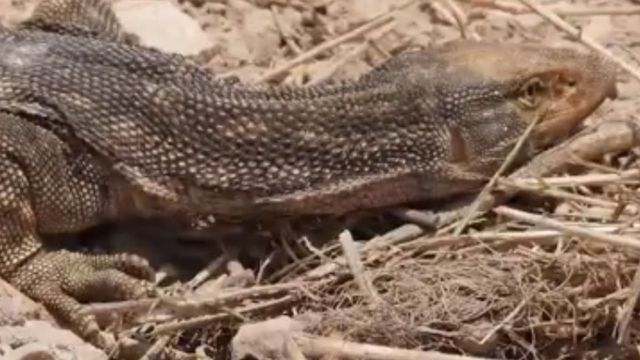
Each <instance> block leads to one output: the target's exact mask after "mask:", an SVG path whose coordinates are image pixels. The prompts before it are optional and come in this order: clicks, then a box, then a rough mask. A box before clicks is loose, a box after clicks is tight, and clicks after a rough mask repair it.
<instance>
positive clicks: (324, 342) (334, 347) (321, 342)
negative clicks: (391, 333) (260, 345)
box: [293, 334, 481, 360]
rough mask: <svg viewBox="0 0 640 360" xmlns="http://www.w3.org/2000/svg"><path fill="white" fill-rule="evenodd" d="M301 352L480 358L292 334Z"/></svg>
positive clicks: (427, 359) (408, 359)
mask: <svg viewBox="0 0 640 360" xmlns="http://www.w3.org/2000/svg"><path fill="white" fill-rule="evenodd" d="M293 336H294V339H295V341H296V343H297V344H298V345H299V346H300V349H301V350H302V352H303V353H304V354H305V355H307V356H309V357H318V358H325V357H327V356H330V357H334V358H339V359H358V360H480V359H481V358H476V357H470V356H463V355H452V354H445V353H441V352H437V351H417V350H405V349H398V348H391V347H386V346H378V345H370V344H360V343H355V342H348V341H342V340H335V339H330V338H323V337H312V336H308V335H300V334H295V335H293Z"/></svg>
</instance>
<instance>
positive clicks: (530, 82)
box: [0, 0, 615, 342]
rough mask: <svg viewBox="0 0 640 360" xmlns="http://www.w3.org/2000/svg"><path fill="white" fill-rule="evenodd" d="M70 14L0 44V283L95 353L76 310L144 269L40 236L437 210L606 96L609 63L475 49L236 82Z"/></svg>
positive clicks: (572, 54) (7, 35)
mask: <svg viewBox="0 0 640 360" xmlns="http://www.w3.org/2000/svg"><path fill="white" fill-rule="evenodd" d="M77 1H79V0H59V1H55V2H45V3H43V5H41V6H49V7H50V8H49V10H48V11H40V12H38V11H36V14H37V16H43V15H42V14H56V15H55V16H53V17H52V18H51V19H49V20H47V21H43V20H42V19H41V18H40V19H39V20H38V21H31V22H27V24H26V25H25V26H24V27H23V28H21V29H18V30H16V31H6V32H4V33H2V34H0V54H1V55H0V111H1V113H2V114H3V115H2V120H1V121H0V164H1V166H2V169H3V171H2V172H0V212H1V213H3V214H4V216H3V218H2V220H1V221H0V274H1V275H2V276H3V277H4V278H6V279H8V280H9V281H10V282H11V283H13V284H14V285H15V286H16V287H18V288H19V289H20V290H22V291H23V292H24V293H26V294H27V295H29V296H31V297H32V298H34V299H36V300H39V301H41V302H42V303H44V304H45V305H46V306H47V307H49V309H50V310H52V312H53V313H54V314H56V315H58V316H59V317H60V318H62V319H64V320H67V321H70V322H71V325H72V327H73V328H75V329H77V330H78V331H79V332H80V333H81V334H83V335H84V336H85V337H87V338H89V339H92V340H95V339H96V338H97V337H98V327H97V325H96V323H95V321H94V319H93V318H91V317H79V316H77V315H76V314H77V310H78V309H79V308H80V306H81V302H84V301H89V300H93V301H96V300H115V299H127V298H133V297H139V296H144V295H146V294H150V293H152V289H151V288H150V286H148V283H147V282H145V281H144V279H146V278H148V277H149V275H150V270H149V269H148V267H147V265H146V263H145V261H144V260H142V259H139V258H137V257H133V256H128V255H120V256H87V255H83V254H76V253H69V252H65V251H48V250H47V249H45V248H44V247H43V244H42V241H41V237H42V236H43V235H48V234H64V233H71V232H75V231H80V230H82V229H86V228H88V227H91V226H94V225H96V224H99V223H101V222H104V221H108V220H118V219H126V218H130V217H135V216H149V215H154V214H159V215H165V216H166V215H176V216H183V217H185V218H188V217H190V216H194V215H200V214H214V215H215V216H216V217H218V218H226V217H228V218H241V219H248V220H253V219H264V218H277V217H294V216H301V215H310V214H342V213H346V212H351V211H357V210H362V209H375V208H383V207H387V206H393V205H397V204H401V203H404V202H407V201H418V200H430V199H436V198H445V199H446V197H448V196H451V195H455V194H460V193H463V192H470V191H475V190H477V189H478V188H479V187H480V186H482V185H483V184H484V182H485V181H486V179H487V177H488V176H490V175H491V174H492V173H493V172H494V171H495V170H496V169H497V167H498V166H499V165H500V164H501V163H502V162H503V161H504V159H505V156H506V155H507V154H508V152H509V151H510V150H511V149H512V147H513V145H514V144H515V143H516V141H517V140H518V138H519V137H520V136H521V135H522V134H523V132H524V130H525V129H526V127H527V126H528V125H529V124H530V123H531V122H532V121H534V120H536V119H538V118H539V119H540V124H539V126H538V127H537V128H536V131H535V132H534V134H533V136H532V137H531V138H530V139H529V141H528V143H527V146H526V149H525V150H526V151H525V152H524V153H523V154H522V159H524V160H526V159H528V158H530V157H531V156H533V155H534V154H535V153H537V152H538V151H539V150H540V149H542V148H544V147H546V146H548V145H550V144H551V143H553V142H555V141H558V140H560V139H562V138H564V137H566V136H567V135H568V134H570V133H571V132H572V131H573V130H574V129H575V128H576V126H578V125H579V124H580V123H581V122H582V121H583V120H584V119H585V117H587V116H588V115H589V114H591V112H592V111H593V110H594V109H595V108H597V107H598V106H599V105H600V104H601V103H602V102H603V101H604V100H605V99H606V98H607V97H612V96H614V95H615V67H614V66H613V65H612V64H611V63H609V62H607V61H606V60H604V59H602V58H600V57H597V56H595V55H592V54H583V53H579V52H576V51H573V50H568V49H555V48H550V47H544V46H540V45H515V44H494V43H476V42H469V41H460V42H453V43H449V44H446V45H443V46H439V47H434V48H432V49H429V50H425V51H417V52H408V53H404V54H402V55H399V56H397V57H395V58H393V59H391V60H389V61H388V62H386V63H385V64H382V65H381V66H379V67H378V68H376V69H375V70H373V71H371V72H370V73H368V74H366V75H365V76H363V77H361V78H359V79H356V80H352V81H345V82H334V83H327V84H322V85H317V86H312V87H305V88H291V87H269V86H248V85H243V84H240V83H230V82H227V81H219V80H216V79H215V78H214V77H213V75H211V74H210V73H208V72H207V71H206V70H204V69H201V68H199V67H197V66H196V65H194V64H192V63H190V62H189V61H187V60H186V59H185V58H183V57H181V56H178V55H170V54H163V53H160V52H158V51H154V50H150V49H147V48H144V47H140V46H129V45H127V44H126V41H123V40H122V37H121V36H120V35H115V34H118V33H119V30H118V29H117V28H114V27H113V24H112V23H111V22H110V20H109V21H107V20H104V19H103V17H101V16H98V17H97V18H93V20H90V21H89V20H87V18H86V16H87V14H89V13H86V12H83V11H80V12H78V11H74V10H69V11H67V12H65V11H61V12H56V11H53V10H51V9H56V8H59V9H64V8H65V6H66V8H68V9H77ZM74 3H76V5H73V4H74ZM92 3H93V2H92ZM65 4H67V5H65ZM69 4H71V5H69ZM96 4H98V5H97V6H99V2H96ZM102 9H103V10H101V11H102V12H104V8H102ZM97 13H100V12H97ZM38 14H40V15H38ZM64 14H68V15H69V16H68V17H65V16H64ZM91 14H93V13H91ZM45 17H46V16H45ZM101 19H103V20H101ZM87 21H89V22H87ZM91 21H98V22H100V21H106V23H107V24H112V25H105V24H98V25H95V26H94V25H91ZM78 24H80V25H78ZM87 24H89V25H87ZM41 29H44V30H46V31H41ZM87 29H88V30H87ZM96 29H98V30H96ZM114 29H115V30H114ZM54 30H55V33H54V32H52V31H54ZM25 145H28V146H25ZM96 342H97V341H96Z"/></svg>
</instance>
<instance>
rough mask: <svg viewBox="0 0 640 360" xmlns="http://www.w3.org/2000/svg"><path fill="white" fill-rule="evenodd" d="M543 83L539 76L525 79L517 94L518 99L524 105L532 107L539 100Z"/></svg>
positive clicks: (536, 104) (543, 87) (543, 86)
mask: <svg viewBox="0 0 640 360" xmlns="http://www.w3.org/2000/svg"><path fill="white" fill-rule="evenodd" d="M544 90H545V85H544V83H543V82H542V80H540V79H539V78H532V79H530V80H529V81H527V82H526V83H525V84H524V85H523V86H522V87H521V88H520V92H519V94H518V101H520V103H521V104H523V105H524V106H526V107H529V108H534V107H536V106H538V103H539V102H540V95H541V94H542V93H543V92H544Z"/></svg>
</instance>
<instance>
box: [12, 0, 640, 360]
mask: <svg viewBox="0 0 640 360" xmlns="http://www.w3.org/2000/svg"><path fill="white" fill-rule="evenodd" d="M127 1H130V0H122V1H120V2H121V3H124V2H127ZM158 1H160V0H158ZM539 3H540V4H544V5H545V6H547V8H549V9H552V10H553V11H554V12H556V13H558V14H560V15H561V16H562V18H563V19H565V20H566V21H568V22H569V23H570V24H572V25H574V26H576V27H579V28H580V29H581V30H582V34H583V36H584V37H588V38H592V39H594V40H595V41H596V42H598V43H600V44H602V45H603V46H605V47H606V48H607V49H609V50H610V51H611V52H612V53H613V55H614V56H615V57H617V58H619V59H621V60H623V61H625V62H627V63H629V64H630V65H631V66H632V67H635V68H640V42H639V41H638V39H640V3H638V1H633V0H580V1H562V0H558V1H539ZM33 4H34V2H33V1H29V0H1V1H0V20H1V21H2V22H3V23H5V24H11V23H14V22H16V21H19V20H20V19H22V18H24V16H26V14H28V12H29V11H30V9H31V8H32V6H33ZM171 4H173V5H175V6H176V7H178V8H179V9H181V10H182V11H183V12H184V14H187V15H188V16H190V17H191V18H192V19H195V21H196V22H195V23H196V24H197V25H199V26H198V29H196V30H197V31H195V32H194V30H193V28H188V26H187V25H185V26H187V28H188V29H187V28H183V27H178V26H176V27H175V28H174V27H173V26H170V25H168V24H167V23H163V24H161V25H160V26H157V24H156V25H153V24H152V22H153V21H154V20H157V19H154V16H149V17H147V18H145V17H144V16H142V17H132V18H131V19H130V20H129V21H133V22H135V21H138V20H136V19H140V20H139V21H141V22H140V23H138V24H135V23H134V24H130V26H134V27H135V25H137V26H138V28H142V29H147V30H149V29H152V28H154V27H153V26H156V27H155V28H154V29H156V28H157V29H158V30H157V31H163V32H165V33H166V35H165V33H163V35H162V36H160V37H159V38H160V39H159V40H158V39H156V40H158V41H160V42H162V41H163V40H164V41H165V42H174V43H173V44H167V43H165V44H164V45H165V46H166V47H167V48H172V46H176V49H178V48H179V49H182V50H183V51H184V52H194V51H195V50H194V49H196V50H198V51H197V52H198V56H197V59H198V61H201V62H203V63H204V64H205V65H206V66H208V67H210V68H211V69H212V71H215V72H216V73H219V74H220V75H221V76H229V75H235V76H238V77H240V78H241V79H242V80H244V81H252V82H259V81H271V82H284V83H293V84H299V85H304V84H312V83H316V82H320V81H323V80H326V79H336V78H350V77H355V76H358V75H359V74H362V73H364V72H367V71H368V70H369V69H371V68H372V67H373V66H375V65H376V64H379V63H380V62H382V61H384V60H385V59H387V58H389V57H390V56H393V55H394V54H395V53H397V52H399V51H402V50H404V49H407V48H414V47H427V46H431V45H434V44H437V43H441V42H444V41H448V40H453V39H457V38H459V37H460V36H461V29H460V24H459V23H462V25H463V26H462V27H463V29H464V33H465V34H466V36H468V37H477V38H482V39H484V40H495V41H505V42H521V41H534V42H541V43H545V44H554V45H567V46H576V47H583V48H584V45H582V44H580V43H579V42H577V41H576V39H575V37H571V36H568V35H567V34H565V33H564V32H562V31H559V30H558V29H557V28H556V27H555V26H553V25H551V24H550V23H549V22H547V21H546V20H545V19H543V18H542V17H541V16H540V15H538V14H536V13H534V12H531V11H529V10H527V8H526V7H524V6H523V5H522V3H521V2H520V1H517V0H511V1H509V0H495V1H491V0H468V1H465V0H457V1H445V0H443V1H412V2H408V1H405V0H190V1H187V0H183V1H176V2H172V3H171ZM407 4H408V5H407ZM452 4H453V6H452ZM125 8H126V6H123V8H122V9H125ZM121 11H122V12H121V14H120V15H122V14H124V16H125V17H126V16H127V14H126V12H127V10H126V9H125V10H121ZM456 14H457V16H456ZM362 26H365V27H368V30H367V31H362V32H360V34H359V35H357V36H351V37H349V38H347V39H346V41H338V40H340V39H341V38H342V37H343V35H344V34H350V33H353V32H354V31H355V29H358V28H359V27H362ZM172 31H175V32H180V31H182V32H183V34H182V37H180V36H176V38H175V39H174V38H173V37H172V34H171V33H170V32H172ZM185 34H186V35H185ZM174 35H175V34H174ZM178 35H179V34H178ZM178 42H179V44H177V43H178ZM318 48H324V50H323V51H317V52H316V53H313V52H315V51H316V50H317V49H318ZM199 50H203V51H199ZM310 52H311V54H312V55H313V56H309V57H308V59H306V60H304V61H297V59H299V58H304V57H305V56H307V55H308V54H309V53H310ZM1 55H2V54H0V56H1ZM505 61H509V59H505ZM620 74H621V75H620V85H619V90H620V96H619V98H618V99H617V100H615V101H613V102H608V103H606V104H605V105H604V106H603V107H601V108H600V109H599V110H597V111H596V113H595V114H594V115H593V116H592V117H591V119H590V123H591V124H600V123H607V124H609V123H610V122H617V121H621V120H622V121H636V122H637V121H638V113H639V110H640V99H638V96H637V95H638V94H640V80H638V79H635V78H633V77H632V76H630V75H628V73H626V72H623V71H621V73H620ZM593 146H595V147H598V146H603V145H602V144H597V143H594V144H593ZM636 158H637V152H636V151H635V149H626V151H623V152H621V153H616V154H611V155H608V156H604V157H602V158H599V159H597V164H595V163H591V164H586V165H585V164H583V166H582V167H581V168H580V169H579V170H580V172H581V173H583V174H584V173H586V174H587V177H586V178H584V177H583V178H577V177H574V178H570V179H573V180H566V179H565V180H558V181H556V182H551V183H552V185H548V186H550V187H551V188H552V190H556V191H555V192H554V193H547V194H546V195H545V196H544V197H542V196H537V197H535V199H533V200H532V199H525V200H526V201H524V202H523V203H524V204H525V207H522V206H521V208H523V209H525V210H527V211H529V212H531V213H545V214H546V215H547V218H553V219H555V220H557V223H559V224H560V225H557V224H556V225H557V226H556V225H554V226H551V228H552V229H551V230H550V229H549V226H546V224H544V223H543V221H540V220H536V219H534V220H527V221H518V220H522V219H515V218H514V217H511V218H510V217H509V216H506V215H505V214H502V215H503V217H502V218H498V219H496V218H495V217H488V218H486V219H484V220H482V221H479V222H477V223H475V224H474V225H473V226H472V231H473V232H475V236H466V237H465V236H454V235H450V234H449V233H447V232H446V231H442V232H441V233H440V235H438V236H437V237H434V235H433V234H431V233H430V232H426V229H423V228H420V227H418V226H416V225H413V224H408V222H409V221H407V219H409V218H410V220H414V222H418V223H419V222H420V219H417V218H416V217H410V216H408V215H407V213H406V212H405V213H404V215H399V216H396V217H393V216H391V218H392V220H385V221H377V222H375V223H367V224H369V225H365V226H363V228H364V230H363V229H362V227H361V229H360V231H358V232H354V236H355V237H356V240H367V239H370V238H374V240H375V241H373V242H371V241H369V242H363V243H360V242H358V244H360V245H359V246H360V247H359V249H360V257H361V259H362V262H363V263H364V269H365V271H364V272H358V271H357V270H355V269H354V268H353V266H346V265H345V264H346V263H349V264H351V265H352V264H353V262H352V261H351V262H350V261H346V262H345V259H344V257H342V254H343V250H344V249H347V248H349V246H348V244H350V241H349V239H348V236H346V237H345V236H344V234H343V241H342V242H341V243H338V242H337V241H334V242H332V243H330V244H328V245H326V246H325V247H323V248H322V250H319V249H317V248H314V247H313V246H311V245H309V244H307V243H304V244H303V246H302V247H305V248H306V250H307V252H306V253H307V254H308V256H306V257H304V256H300V254H296V251H294V250H291V249H289V250H291V251H289V252H288V253H289V254H292V257H296V258H297V260H296V261H295V262H293V263H292V264H291V265H289V266H287V267H285V268H284V269H280V271H275V270H274V269H273V268H272V269H271V270H270V271H268V270H265V269H268V268H269V267H270V266H272V265H270V261H271V260H265V259H262V262H261V263H260V266H258V267H255V268H249V269H243V268H242V267H241V266H240V265H239V264H238V263H237V262H234V261H230V262H229V261H227V260H228V259H226V260H225V259H223V260H221V261H220V262H218V263H216V264H211V265H210V267H209V269H214V268H215V269H218V270H219V269H222V273H223V274H222V275H220V276H217V275H216V276H215V277H213V280H208V281H205V280H206V278H204V277H203V280H197V281H194V282H192V284H198V285H200V284H202V283H204V285H202V286H199V288H198V291H196V295H197V296H196V297H195V298H194V299H196V300H194V302H195V305H194V303H191V304H182V305H180V306H178V305H175V304H174V305H175V306H174V307H173V308H172V309H171V311H169V312H166V313H160V314H156V315H155V316H151V317H150V319H149V316H147V317H146V318H144V317H141V318H140V319H139V320H138V322H139V323H141V324H146V327H145V326H143V327H142V328H137V329H138V332H133V331H130V328H128V327H126V326H125V328H124V334H128V335H132V334H137V335H140V332H142V333H144V334H145V335H144V336H133V338H134V339H135V341H134V342H135V345H130V347H131V348H134V347H135V348H136V350H137V351H138V352H139V353H140V352H142V353H144V352H145V351H148V353H147V354H146V356H147V358H149V359H153V358H157V357H158V356H159V355H158V354H161V353H165V354H171V355H172V356H174V357H177V358H189V357H188V356H187V354H190V353H198V354H200V356H202V358H205V356H211V357H212V358H220V359H224V358H229V357H230V352H231V350H230V347H229V344H230V339H231V338H232V337H233V335H234V334H235V333H236V330H237V328H238V326H239V325H240V324H242V323H250V322H251V321H252V320H264V319H272V321H273V322H272V323H269V324H267V325H266V327H265V328H262V329H260V328H258V329H257V330H256V329H254V328H250V329H247V328H243V330H244V331H243V332H242V333H243V337H242V338H236V340H235V341H234V344H236V345H237V349H235V351H236V352H242V351H248V352H251V351H254V352H260V353H261V355H264V354H265V353H270V354H271V356H272V358H288V359H302V358H305V356H306V357H307V358H322V359H356V358H362V359H410V358H411V359H446V358H447V357H446V356H445V355H444V354H445V353H446V354H460V355H462V356H464V357H460V359H473V358H474V357H485V358H499V359H559V358H571V359H582V358H589V357H590V358H602V359H604V358H605V357H606V356H609V357H608V358H610V359H623V358H625V359H635V358H639V356H638V349H637V347H636V346H637V345H638V344H640V319H639V318H638V312H637V307H636V306H635V304H636V300H637V297H638V293H639V292H640V277H638V279H635V278H634V276H637V274H636V268H637V267H638V262H639V260H640V258H639V257H638V253H639V252H638V250H639V249H640V247H638V246H637V245H635V243H634V241H635V240H636V239H637V237H638V227H639V226H640V222H638V220H637V219H638V214H639V211H638V205H639V200H640V197H639V196H638V195H639V194H638V190H637V188H638V180H637V178H638V174H637V173H634V172H633V171H635V170H634V168H637V165H638V163H637V160H636ZM574 170H575V169H574ZM599 174H600V175H599ZM601 175H603V176H605V178H606V179H605V180H598V181H595V180H594V179H595V177H597V176H601ZM551 183H549V184H551ZM553 184H555V185H553ZM541 191H542V190H540V189H536V190H534V191H533V192H534V193H537V194H538V195H540V193H541ZM541 198H543V199H544V200H540V199H541ZM534 200H535V201H534ZM520 204H522V203H520ZM396 215H398V214H396ZM419 215H424V214H423V213H419ZM507 215H508V214H507ZM543 225H545V226H543ZM571 226H573V228H571ZM575 228H578V229H583V230H585V231H586V232H587V234H578V235H579V236H576V230H575ZM612 233H616V235H611V234H612ZM594 234H595V235H594ZM612 236H613V237H612ZM615 236H619V237H621V238H622V240H620V239H618V238H615ZM127 239H128V238H127ZM434 239H435V240H434ZM586 239H592V240H595V241H592V242H586V241H585V240H586ZM611 239H614V240H615V239H618V240H620V241H617V242H616V241H613V240H611ZM623 240H624V241H623ZM625 241H627V243H626V245H625V246H621V245H620V244H622V243H624V242H625ZM125 242H126V241H125ZM372 243H375V244H377V245H375V246H373V245H367V244H372ZM612 243H613V244H614V245H612ZM153 250H154V249H152V251H153ZM155 251H156V252H157V251H158V249H157V248H156V249H155ZM258 252H260V250H258ZM187 262H188V260H187ZM262 270H265V272H264V274H263V273H262V272H261V271H262ZM267 274H268V275H267ZM354 274H355V275H354ZM205 275H206V274H205ZM209 275H211V274H209ZM303 282H304V289H302V290H301V289H300V286H299V284H300V283H303ZM257 283H259V284H264V285H260V286H258V285H256V286H254V287H249V288H248V289H247V290H242V289H239V288H240V287H242V286H243V285H255V284H257ZM269 283H271V285H268V284H269ZM367 283H368V284H369V285H366V284H367ZM225 284H226V285H229V286H232V290H229V289H226V290H225ZM363 284H364V285H363ZM367 286H369V288H368V289H369V290H366V289H367ZM202 289H206V290H202ZM363 289H365V290H364V291H363ZM211 294H214V295H211ZM198 296H199V297H198ZM214 305H215V306H214ZM16 306H17V305H16ZM634 309H635V310H634ZM96 311H97V310H96ZM110 311H113V309H110ZM303 313H304V314H314V315H316V316H315V317H313V319H312V320H309V319H307V318H298V315H300V314H303ZM0 315H2V313H1V312H0ZM279 315H288V316H291V317H292V318H295V319H297V321H300V322H299V323H298V322H295V323H293V322H291V321H290V320H288V319H279V318H277V316H279ZM42 316H45V317H46V315H37V316H32V317H36V318H38V317H42ZM0 318H1V317H0ZM177 318H181V319H182V321H180V322H176V321H175V320H176V319H177ZM151 321H153V322H151ZM278 321H282V322H278ZM149 324H154V325H153V326H151V325H149ZM274 324H275V325H274ZM31 325H33V324H31ZM13 329H14V330H15V329H16V328H13ZM140 329H142V330H140ZM285 330H286V331H285ZM12 331H13V330H12ZM42 331H44V330H42ZM275 337H277V338H279V339H280V340H274V338H275ZM261 338H262V339H263V340H264V339H267V340H266V342H267V343H268V344H267V345H265V344H264V343H262V344H260V343H259V341H256V339H261ZM283 339H284V340H283ZM3 341H4V344H5V345H4V346H5V348H4V350H3V347H2V346H0V354H3V352H2V351H5V352H4V354H10V353H11V351H12V349H13V351H14V354H13V355H11V356H13V358H16V359H21V358H26V356H27V355H29V354H32V355H33V354H34V353H35V352H38V351H42V352H44V353H46V352H47V351H50V353H51V348H50V347H49V348H47V347H45V348H44V350H43V349H42V347H38V346H37V345H33V344H38V341H40V342H46V341H45V340H43V339H37V341H31V343H32V345H33V346H35V348H33V349H27V350H25V349H24V347H23V348H22V349H20V348H21V345H16V344H18V343H20V342H22V343H29V341H25V340H24V339H22V340H20V339H18V340H16V339H13V340H7V338H6V337H4V338H3V336H2V334H1V333H0V344H2V343H3ZM132 341H133V340H132ZM279 341H280V342H279ZM7 344H9V345H10V346H9V347H10V349H8V350H7V349H6V346H7ZM145 344H153V347H151V349H150V350H147V348H148V346H147V347H145V346H144V345H145ZM247 344H249V345H247ZM362 344H372V345H380V346H385V347H386V348H380V347H374V348H363V345H362ZM68 346H70V347H73V346H75V345H68ZM136 346H137V347H136ZM269 346H271V348H269ZM240 348H242V350H240ZM265 348H269V349H265ZM274 348H277V349H274ZM16 349H18V350H20V351H22V353H21V354H22V355H17V354H16V351H17V350H16ZM47 349H49V350H47ZM56 349H58V348H56ZM140 349H143V350H140ZM247 349H248V350H247ZM400 349H411V350H415V351H438V352H440V353H433V352H432V353H427V352H424V353H419V354H418V353H415V354H413V353H405V352H403V351H402V350H400ZM58 350H59V349H58ZM76 351H80V350H77V349H76ZM87 351H91V350H87ZM134 352H135V351H134ZM92 354H93V353H92ZM336 354H339V355H336ZM365 354H368V355H366V356H365ZM372 354H373V355H372ZM261 355H258V357H259V358H260V356H261ZM22 356H25V357H22ZM60 356H62V355H60ZM91 356H94V355H86V354H85V355H83V356H81V358H93V357H91ZM95 356H96V357H95V358H96V359H97V358H100V357H99V355H95ZM123 356H124V355H123ZM374 356H377V357H374ZM411 356H416V357H411ZM45 358H46V357H45ZM60 358H63V357H60ZM263 358H268V357H263ZM451 358H453V357H451Z"/></svg>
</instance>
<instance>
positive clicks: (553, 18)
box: [519, 0, 640, 80]
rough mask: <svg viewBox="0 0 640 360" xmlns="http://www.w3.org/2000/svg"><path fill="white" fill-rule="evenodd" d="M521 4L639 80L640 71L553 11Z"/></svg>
mask: <svg viewBox="0 0 640 360" xmlns="http://www.w3.org/2000/svg"><path fill="white" fill-rule="evenodd" d="M519 1H520V2H521V3H523V4H525V5H526V6H528V7H529V8H530V9H531V10H533V11H535V12H537V13H538V14H539V15H540V16H542V17H543V18H545V19H546V20H547V21H549V22H550V23H552V24H553V25H555V26H556V27H557V28H559V29H560V30H562V31H564V32H566V33H567V34H569V35H571V36H573V37H574V38H575V39H576V40H578V41H580V42H581V43H583V44H585V45H586V46H588V47H589V48H591V49H592V50H594V51H596V52H598V53H600V54H601V55H603V56H605V57H607V58H609V59H611V61H613V62H615V63H616V64H618V65H619V66H620V67H621V68H623V69H624V70H625V71H627V72H628V73H629V74H630V75H631V76H633V77H635V78H636V79H637V80H640V70H638V69H637V68H635V67H634V66H632V65H630V64H628V63H627V62H626V61H624V60H622V59H620V58H619V57H617V56H615V55H614V54H613V53H611V52H610V51H609V50H607V49H606V48H605V47H604V46H602V45H600V44H599V43H598V42H597V41H595V40H593V39H592V38H590V37H588V36H586V35H584V34H583V33H582V31H581V30H579V29H576V28H575V27H574V26H572V25H571V24H569V23H568V22H566V21H564V20H563V19H562V18H561V17H560V16H558V15H557V14H555V13H554V12H553V11H551V10H549V9H547V8H546V7H544V6H542V5H539V4H537V3H536V2H535V1H533V0H519Z"/></svg>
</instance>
